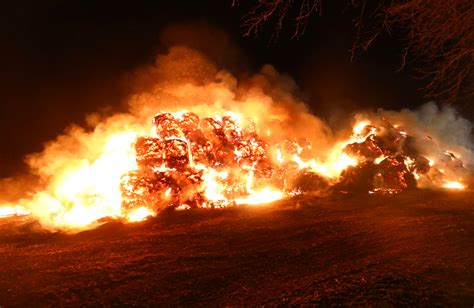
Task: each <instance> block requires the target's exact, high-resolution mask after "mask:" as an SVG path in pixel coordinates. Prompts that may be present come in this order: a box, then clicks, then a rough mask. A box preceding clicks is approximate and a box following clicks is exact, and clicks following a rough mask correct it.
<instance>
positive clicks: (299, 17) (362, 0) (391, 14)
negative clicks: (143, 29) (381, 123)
mask: <svg viewBox="0 0 474 308" xmlns="http://www.w3.org/2000/svg"><path fill="white" fill-rule="evenodd" d="M232 4H233V5H237V4H238V3H237V2H236V0H234V1H233V2H232ZM348 4H350V5H351V6H353V7H354V8H357V9H359V10H360V17H359V18H358V19H356V20H354V26H355V28H356V34H355V39H354V45H353V49H352V55H354V53H355V51H356V50H357V49H363V50H366V49H367V48H369V47H370V46H371V45H372V43H373V42H374V41H375V40H376V39H377V37H378V36H379V35H380V34H381V33H383V32H384V31H387V32H389V33H390V31H391V30H392V29H394V28H396V29H398V32H400V33H401V35H402V41H403V44H404V49H403V53H402V68H403V67H404V66H405V64H406V63H407V61H413V62H416V63H418V64H421V65H418V66H417V68H416V70H415V71H416V73H417V74H416V76H417V77H420V78H424V79H426V81H427V82H426V86H425V87H424V90H425V93H426V95H427V96H428V97H430V98H435V99H438V100H445V101H447V102H454V101H455V100H456V99H458V98H466V97H469V98H472V97H474V1H473V0H390V1H389V0H380V1H378V2H377V5H376V8H375V9H373V8H371V9H370V10H371V11H370V12H367V0H349V1H348ZM321 5H322V3H321V0H256V1H255V3H254V5H253V7H252V8H251V9H250V11H249V12H248V13H247V14H246V15H244V17H243V26H244V28H245V35H257V34H258V32H259V31H260V30H261V29H262V27H263V26H264V25H265V24H267V23H270V24H273V25H274V31H273V35H272V38H274V37H278V35H279V33H280V31H281V30H282V29H283V27H284V26H289V27H294V30H293V38H299V37H301V36H302V35H303V34H304V32H305V29H306V27H307V25H308V21H309V20H310V18H311V16H313V15H315V14H317V13H320V12H321ZM369 15H370V17H367V16H369ZM368 18H372V19H373V21H375V22H371V26H370V27H365V25H364V22H365V21H366V20H367V19H368ZM288 24H289V25H288Z"/></svg>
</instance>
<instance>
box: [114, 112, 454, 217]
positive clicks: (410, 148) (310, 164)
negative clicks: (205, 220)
mask: <svg viewBox="0 0 474 308" xmlns="http://www.w3.org/2000/svg"><path fill="white" fill-rule="evenodd" d="M153 123H154V135H155V136H154V137H153V136H141V137H138V138H137V139H136V142H135V152H136V161H137V166H138V169H137V170H132V171H130V172H129V173H127V174H125V175H123V176H122V181H121V191H122V200H123V201H122V203H123V208H125V209H134V208H139V207H147V208H151V209H153V210H154V211H159V210H161V209H163V208H165V207H174V208H190V207H211V208H215V207H226V206H229V205H233V204H236V203H243V202H244V203H245V202H254V201H252V200H250V199H249V196H258V197H261V196H260V195H259V193H258V192H257V191H256V190H255V188H265V189H264V191H266V192H268V191H269V189H268V187H277V189H275V192H278V195H279V196H281V194H282V193H287V194H289V195H292V194H295V193H302V192H312V191H328V190H329V188H332V191H333V192H362V193H398V192H401V191H404V190H406V189H414V188H416V187H417V184H418V180H419V179H420V178H421V177H422V178H423V179H422V180H424V179H425V178H428V179H429V181H430V182H436V181H437V182H439V185H442V184H443V181H446V180H445V175H444V173H443V171H442V170H440V169H437V168H435V167H433V166H432V162H431V160H430V159H429V158H427V157H425V156H423V155H422V154H420V153H419V151H418V150H417V146H416V138H414V137H413V136H410V135H408V134H407V133H406V132H404V131H402V130H400V129H398V128H397V127H395V126H393V125H392V124H390V123H389V122H388V121H386V120H385V119H381V121H380V124H379V125H377V126H376V125H373V124H370V123H369V122H367V123H359V124H357V125H356V127H355V128H354V136H352V137H351V139H350V140H349V141H348V142H347V143H345V144H344V146H343V147H342V149H341V153H340V154H339V155H340V156H338V157H336V159H335V160H334V161H332V162H326V163H319V162H317V161H316V160H314V159H313V158H312V154H313V153H312V151H311V144H310V143H309V142H308V141H307V140H283V141H282V142H281V143H280V144H276V145H273V147H269V146H268V145H267V143H266V142H264V141H263V140H262V139H260V138H259V137H258V134H257V131H256V128H255V123H253V122H252V121H246V122H244V121H241V120H240V119H239V118H237V117H235V116H229V115H226V116H222V117H217V116H215V117H212V118H200V117H199V116H198V115H196V114H195V113H190V112H185V113H179V114H172V113H162V114H158V115H156V116H155V117H154V119H153ZM273 152H274V153H273ZM272 155H275V157H273V158H272V157H271V156H272ZM442 162H443V163H444V164H445V165H449V168H450V170H452V169H453V168H454V169H455V168H463V166H462V162H461V161H460V160H459V159H458V158H457V157H456V156H455V155H454V154H452V153H450V152H446V153H444V154H443V158H442ZM270 199H271V198H270ZM266 201H267V200H266V199H262V200H260V201H259V202H266Z"/></svg>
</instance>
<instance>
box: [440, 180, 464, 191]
mask: <svg viewBox="0 0 474 308" xmlns="http://www.w3.org/2000/svg"><path fill="white" fill-rule="evenodd" d="M443 187H444V188H449V189H464V188H466V187H465V186H464V185H463V184H461V183H460V182H457V181H446V183H445V184H444V185H443Z"/></svg>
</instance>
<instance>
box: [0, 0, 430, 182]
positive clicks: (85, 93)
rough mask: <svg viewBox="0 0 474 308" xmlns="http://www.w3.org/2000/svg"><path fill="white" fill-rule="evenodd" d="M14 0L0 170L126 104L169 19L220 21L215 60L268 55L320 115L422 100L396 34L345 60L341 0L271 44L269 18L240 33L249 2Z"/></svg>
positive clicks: (348, 35)
mask: <svg viewBox="0 0 474 308" xmlns="http://www.w3.org/2000/svg"><path fill="white" fill-rule="evenodd" d="M18 2H20V3H13V2H12V3H10V4H2V14H3V17H2V18H0V35H1V38H2V39H1V42H2V43H1V44H2V48H1V51H0V52H1V53H2V54H1V60H0V61H1V70H0V74H1V75H0V79H1V82H0V84H1V93H2V103H1V111H0V119H1V122H0V123H1V128H0V131H1V133H0V138H1V144H2V150H1V153H0V155H1V156H0V177H5V176H10V175H13V174H15V173H17V172H22V171H24V165H22V158H23V156H24V155H26V154H28V153H31V152H35V151H40V150H41V149H42V144H43V143H44V142H46V141H48V140H50V139H53V138H54V137H55V136H57V135H58V134H60V133H61V132H62V131H63V129H64V128H65V127H66V126H67V125H68V124H70V123H72V122H74V123H79V124H80V123H82V122H83V119H84V116H85V114H87V113H90V112H94V111H97V110H100V109H103V108H109V110H111V111H120V110H124V101H126V98H127V96H128V95H129V94H130V91H131V90H130V87H128V86H127V84H126V80H127V78H126V76H127V74H129V73H130V72H132V71H133V70H134V69H136V68H137V67H139V66H144V65H147V64H151V63H153V61H154V58H155V56H156V54H157V53H158V52H164V51H165V50H166V48H165V46H164V45H163V44H162V42H161V40H160V36H161V33H162V32H163V30H164V29H165V28H167V27H169V26H171V25H176V24H178V25H179V24H194V23H195V24H200V25H208V26H209V27H210V28H212V27H214V28H217V29H220V30H222V31H224V32H225V33H226V35H228V37H229V39H230V42H231V43H229V44H231V45H232V46H234V47H235V48H234V50H235V59H234V60H233V61H228V60H227V61H223V62H222V63H219V64H220V65H221V66H222V67H223V68H226V69H229V70H231V72H233V73H235V74H237V75H239V74H243V73H248V72H250V73H251V72H255V71H257V70H258V69H259V67H260V66H261V65H262V64H265V63H270V64H273V65H274V66H275V67H276V68H277V69H278V70H279V71H280V72H283V73H287V74H289V75H291V76H292V77H293V78H294V79H295V80H296V81H297V83H298V84H299V85H300V87H301V92H302V93H303V95H304V97H305V98H306V101H307V103H308V105H309V106H310V108H311V110H312V111H313V112H314V113H316V114H317V115H320V116H323V117H326V118H328V119H329V117H330V114H331V112H332V111H333V110H337V109H338V108H340V109H344V110H346V109H347V108H350V109H351V110H352V109H355V108H369V107H370V108H377V107H383V108H390V109H399V108H402V107H416V106H418V105H420V104H422V103H423V102H426V99H423V97H422V93H421V92H419V91H418V90H417V88H418V87H420V83H419V82H418V81H415V80H414V79H413V78H412V77H411V68H410V67H407V68H406V69H405V70H404V71H402V72H400V73H396V70H397V68H398V67H399V63H400V53H401V46H400V44H399V43H398V42H397V40H396V39H395V38H394V37H389V36H388V35H385V36H384V37H382V38H381V39H380V40H379V41H378V42H376V44H375V45H374V46H373V48H372V49H370V50H369V51H368V52H365V53H364V52H359V53H358V54H357V56H356V58H355V60H354V61H353V62H351V59H350V56H351V55H350V49H351V46H352V42H353V38H354V33H355V30H354V28H353V26H352V19H353V18H354V17H355V16H356V15H357V11H350V10H349V11H345V12H343V11H344V7H345V3H346V2H347V1H346V2H345V1H326V3H325V6H324V8H323V14H322V16H321V17H318V16H315V17H313V19H312V20H311V22H310V24H309V26H308V29H307V32H306V34H305V35H304V36H303V37H302V38H301V39H299V40H294V39H293V40H292V39H291V38H290V36H291V33H290V32H291V29H289V30H288V31H287V32H286V33H285V32H283V33H282V34H281V36H280V38H279V40H278V41H276V42H274V43H271V44H270V43H269V39H270V36H271V33H272V27H271V25H269V26H267V28H266V29H265V30H264V31H263V32H262V33H261V34H260V35H259V37H257V38H256V37H250V38H248V37H244V36H243V29H242V27H241V22H242V15H243V14H244V12H246V11H247V10H248V6H246V5H245V4H243V3H241V5H240V6H239V7H238V8H232V7H231V5H230V4H231V1H225V0H220V1H170V2H169V3H168V2H165V1H158V0H155V1H133V2H132V1H126V2H122V1H71V0H64V1H63V0H57V1H31V2H30V3H29V2H28V1H18ZM241 2H245V1H241ZM201 43H202V42H201ZM201 45H202V44H201ZM205 45H206V46H205V47H203V46H198V47H201V48H204V49H205V50H204V51H207V52H209V53H211V54H212V50H213V48H214V47H213V46H212V42H209V43H208V42H206V44H205ZM209 45H210V46H209ZM215 48H218V46H216V47H215ZM217 58H218V56H216V59H215V60H216V61H217V62H219V59H217ZM329 110H331V111H329ZM332 125H334V123H332Z"/></svg>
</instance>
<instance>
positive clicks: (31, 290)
mask: <svg viewBox="0 0 474 308" xmlns="http://www.w3.org/2000/svg"><path fill="white" fill-rule="evenodd" d="M473 196H474V194H473V193H471V192H462V193H440V192H438V193H435V192H415V193H410V194H403V195H398V196H394V197H380V196H342V197H333V198H317V197H301V198H298V199H293V200H287V201H284V202H281V203H279V204H274V205H271V206H261V207H241V208H236V209H228V210H222V211H209V210H191V211H185V212H175V213H164V214H163V215H161V216H160V217H158V218H157V219H154V220H150V221H147V222H143V223H138V224H129V225H123V224H121V223H118V222H111V223H108V224H105V225H103V226H102V227H100V228H98V229H96V230H90V231H86V232H82V233H79V234H75V235H66V234H61V233H47V232H44V231H41V230H38V229H37V228H36V227H35V224H34V223H31V222H24V221H20V220H15V219H10V220H8V221H6V220H3V221H0V306H5V307H12V306H35V307H36V306H46V305H49V306H57V305H68V306H69V305H111V306H118V305H123V304H135V305H140V306H142V305H170V306H175V305H180V306H188V305H202V306H208V305H209V304H212V305H213V306H215V305H232V306H249V305H262V304H264V305H270V306H273V305H277V304H322V305H330V304H336V305H347V304H359V305H366V304H373V305H374V304H375V305H379V304H382V305H386V304H389V305H397V306H399V305H428V304H430V305H431V304H450V305H457V306H458V305H467V306H472V304H473V303H474V263H473V262H472V261H473V260H474V223H473V221H474V200H473V199H474V198H473Z"/></svg>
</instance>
